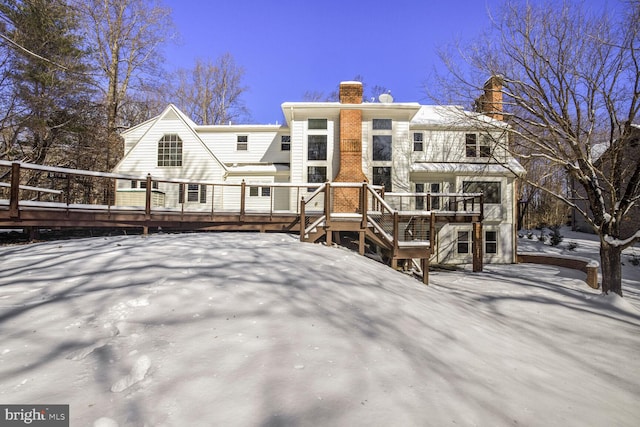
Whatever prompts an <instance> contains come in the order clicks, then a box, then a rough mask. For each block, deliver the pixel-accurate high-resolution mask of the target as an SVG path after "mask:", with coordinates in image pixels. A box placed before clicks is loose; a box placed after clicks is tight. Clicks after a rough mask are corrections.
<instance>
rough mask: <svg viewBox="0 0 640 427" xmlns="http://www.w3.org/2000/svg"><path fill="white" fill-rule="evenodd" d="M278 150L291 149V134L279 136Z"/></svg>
mask: <svg viewBox="0 0 640 427" xmlns="http://www.w3.org/2000/svg"><path fill="white" fill-rule="evenodd" d="M280 151H291V135H281V136H280Z"/></svg>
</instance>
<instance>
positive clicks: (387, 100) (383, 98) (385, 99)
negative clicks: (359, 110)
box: [378, 93, 393, 104]
mask: <svg viewBox="0 0 640 427" xmlns="http://www.w3.org/2000/svg"><path fill="white" fill-rule="evenodd" d="M378 100H379V101H380V102H382V103H383V104H391V103H392V102H393V96H391V94H390V93H383V94H380V96H379V97H378Z"/></svg>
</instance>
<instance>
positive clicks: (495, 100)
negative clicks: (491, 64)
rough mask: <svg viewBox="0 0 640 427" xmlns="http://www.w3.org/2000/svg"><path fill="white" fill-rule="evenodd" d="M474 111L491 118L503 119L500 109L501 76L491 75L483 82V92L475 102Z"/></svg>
mask: <svg viewBox="0 0 640 427" xmlns="http://www.w3.org/2000/svg"><path fill="white" fill-rule="evenodd" d="M475 107H476V111H477V112H479V113H483V114H485V115H487V116H489V117H491V118H493V119H496V120H500V121H502V120H503V119H504V114H503V109H502V77H501V76H491V78H489V80H487V81H486V83H485V84H484V93H483V94H482V95H480V97H479V98H478V99H476V102H475Z"/></svg>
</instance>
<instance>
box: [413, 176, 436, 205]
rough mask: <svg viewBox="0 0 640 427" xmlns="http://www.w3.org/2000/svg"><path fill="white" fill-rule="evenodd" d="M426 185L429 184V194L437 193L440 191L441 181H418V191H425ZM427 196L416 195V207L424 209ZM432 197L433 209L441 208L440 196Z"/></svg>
mask: <svg viewBox="0 0 640 427" xmlns="http://www.w3.org/2000/svg"><path fill="white" fill-rule="evenodd" d="M425 186H427V188H428V191H429V194H437V193H439V192H440V183H439V182H432V183H431V184H423V183H420V182H417V183H416V193H424V192H425ZM426 197H427V196H416V209H417V210H423V209H425V203H424V201H425V199H426ZM429 197H431V209H440V197H433V196H429Z"/></svg>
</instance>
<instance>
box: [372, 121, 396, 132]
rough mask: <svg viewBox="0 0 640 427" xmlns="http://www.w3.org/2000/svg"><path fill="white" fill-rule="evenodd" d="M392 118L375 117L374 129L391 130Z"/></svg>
mask: <svg viewBox="0 0 640 427" xmlns="http://www.w3.org/2000/svg"><path fill="white" fill-rule="evenodd" d="M391 127H392V122H391V119H373V130H391Z"/></svg>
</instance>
